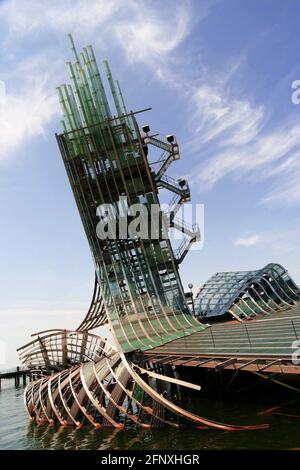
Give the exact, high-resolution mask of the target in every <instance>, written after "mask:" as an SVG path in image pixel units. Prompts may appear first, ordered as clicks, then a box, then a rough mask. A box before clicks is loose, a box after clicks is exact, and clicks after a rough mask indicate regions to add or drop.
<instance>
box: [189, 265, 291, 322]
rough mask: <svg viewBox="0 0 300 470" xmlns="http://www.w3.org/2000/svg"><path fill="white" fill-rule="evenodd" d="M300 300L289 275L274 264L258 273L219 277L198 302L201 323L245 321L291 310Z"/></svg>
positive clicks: (205, 286) (206, 284)
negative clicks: (214, 320)
mask: <svg viewBox="0 0 300 470" xmlns="http://www.w3.org/2000/svg"><path fill="white" fill-rule="evenodd" d="M299 300H300V289H299V288H298V287H297V286H296V284H295V283H294V282H293V280H292V279H291V277H290V276H289V275H288V273H287V271H286V270H285V269H284V268H283V267H282V266H280V265H279V264H275V263H271V264H268V265H267V266H265V267H264V268H262V269H260V270H257V271H239V272H224V273H217V274H215V275H214V276H212V277H211V278H210V279H209V280H208V281H207V282H206V283H205V284H204V286H203V287H202V288H200V290H199V292H198V293H197V296H196V299H195V312H196V315H197V316H198V317H199V318H201V319H204V318H205V319H209V318H213V317H214V318H217V317H220V318H221V317H223V316H224V315H228V314H229V315H231V317H233V318H235V319H237V320H239V321H243V320H246V319H250V318H254V317H256V316H258V315H261V314H269V313H273V312H277V311H282V310H287V309H290V308H291V307H292V306H293V305H295V304H296V303H297V302H298V301H299Z"/></svg>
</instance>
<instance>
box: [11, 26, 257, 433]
mask: <svg viewBox="0 0 300 470" xmlns="http://www.w3.org/2000/svg"><path fill="white" fill-rule="evenodd" d="M69 38H70V44H71V48H72V50H73V53H74V57H75V63H73V64H72V63H71V62H68V63H67V67H68V70H69V76H70V82H71V84H69V85H62V86H60V87H58V94H59V99H60V104H61V107H62V111H63V120H62V125H63V129H64V131H63V133H61V134H59V135H57V136H56V137H57V142H58V146H59V149H60V152H61V156H62V159H63V162H64V164H65V168H66V172H67V175H68V178H69V182H70V185H71V188H72V191H73V194H74V197H75V201H76V204H77V207H78V210H79V213H80V217H81V220H82V223H83V227H84V230H85V233H86V236H87V239H88V242H89V245H90V249H91V253H92V256H93V261H94V265H95V272H96V279H95V286H94V294H93V298H92V302H91V305H90V308H89V310H88V313H87V315H86V316H85V318H84V320H83V321H82V323H81V324H80V325H79V327H78V328H77V330H76V331H69V330H49V331H44V332H41V333H37V334H36V335H35V336H36V338H35V339H34V340H32V341H31V342H30V343H28V344H26V345H25V346H23V347H22V348H20V350H19V352H20V359H21V360H22V362H23V363H25V364H26V365H27V366H28V367H29V368H30V369H32V370H38V371H39V373H40V374H41V376H40V378H39V379H38V380H36V381H34V382H31V383H29V384H28V386H27V387H26V389H25V394H24V400H25V405H26V408H27V410H28V414H29V416H30V418H31V419H32V420H33V421H35V422H39V423H42V422H45V423H48V424H49V425H53V424H55V423H59V424H60V425H62V426H66V425H69V424H71V425H74V426H75V427H77V428H78V427H81V426H82V425H84V424H90V425H92V426H93V427H95V428H99V427H115V428H125V427H127V426H140V427H141V428H149V427H158V426H162V425H166V424H167V425H170V426H173V427H180V426H186V425H192V426H194V427H197V428H203V427H214V428H218V429H223V430H224V429H226V430H242V429H258V428H261V427H265V425H254V426H235V425H226V424H223V423H217V422H214V421H211V420H208V419H206V418H203V417H201V416H198V415H195V414H194V413H191V412H190V411H188V410H185V409H183V408H181V407H180V403H179V401H177V402H175V401H174V397H172V396H171V395H172V394H171V393H170V390H171V386H172V385H173V386H175V387H187V388H191V389H194V390H199V386H196V385H193V384H190V383H187V382H184V381H182V380H179V379H178V378H175V377H174V369H173V368H172V367H166V368H161V371H160V373H157V372H156V371H155V366H153V364H151V361H149V357H147V355H148V354H149V351H150V350H151V351H156V349H157V348H158V350H159V348H163V347H164V346H165V345H171V344H172V342H173V341H179V342H180V341H185V339H186V338H194V336H195V335H198V334H200V333H206V332H207V330H209V328H207V327H208V325H206V324H203V323H200V322H199V321H198V320H197V319H196V318H195V317H194V316H193V315H192V312H191V310H190V308H189V306H188V304H187V300H186V297H185V295H184V292H183V286H182V283H181V279H180V275H179V270H178V269H179V264H180V263H181V262H182V260H183V259H184V257H185V256H186V254H187V252H188V250H189V247H190V246H191V244H192V243H194V242H195V241H197V240H199V237H200V231H199V228H198V227H197V226H188V225H187V224H185V223H184V222H183V221H182V220H181V219H178V218H177V217H176V213H177V212H178V208H179V207H180V205H181V204H183V203H185V202H187V201H189V200H190V190H189V186H188V183H187V182H186V180H175V179H173V178H171V177H169V176H167V175H166V171H167V169H168V167H169V166H170V164H171V163H172V162H174V161H176V160H178V159H179V147H178V144H177V141H176V138H175V137H174V136H168V137H169V138H161V137H160V136H158V135H157V134H151V133H150V129H149V128H147V126H146V127H144V131H143V132H141V130H140V129H139V126H138V123H137V120H136V114H137V113H133V112H132V111H131V112H130V113H128V112H127V110H126V107H125V102H124V99H123V95H122V92H121V89H120V85H119V82H118V81H115V80H114V79H113V77H112V74H111V71H110V67H109V64H108V62H107V61H104V69H105V71H106V75H107V81H108V84H109V88H110V91H111V96H112V100H113V102H114V105H115V110H116V112H115V115H114V113H113V112H112V111H111V108H110V105H109V99H108V98H107V95H106V91H105V86H104V84H103V81H102V78H101V74H100V71H99V69H98V66H97V63H96V59H95V55H94V52H93V49H92V47H91V46H88V47H87V48H84V49H83V52H82V53H81V54H78V53H77V50H76V48H75V46H74V43H73V39H72V37H71V36H70V35H69ZM149 146H154V147H156V149H159V150H160V151H162V155H161V158H160V160H159V165H157V162H154V163H153V164H151V162H150V160H149V159H148V151H149ZM160 189H164V190H168V191H170V192H171V193H172V195H173V196H172V198H171V200H170V204H169V210H168V212H167V214H164V213H163V211H162V210H161V207H160V200H159V190H160ZM137 203H139V204H142V205H143V206H144V207H145V208H146V209H147V216H145V214H142V219H141V220H142V222H141V223H142V224H145V225H148V226H149V224H150V226H151V225H152V224H151V223H152V217H153V215H152V208H153V207H156V208H157V207H158V208H159V210H158V219H159V220H160V225H159V228H158V230H156V233H155V234H154V235H153V234H152V232H151V233H149V232H148V233H147V236H146V237H144V236H142V235H139V234H136V233H135V234H134V235H133V234H132V233H131V232H130V231H127V230H126V236H125V237H122V236H116V237H112V236H111V237H107V238H105V237H104V238H101V237H99V236H98V233H97V226H98V223H99V220H102V221H105V223H106V226H107V228H108V231H110V233H113V230H114V229H115V228H117V229H118V230H119V229H120V225H121V222H120V220H121V215H122V213H123V212H124V210H127V207H131V206H132V205H134V204H137ZM99 206H101V208H102V209H103V207H105V211H104V212H103V211H102V209H101V210H100V211H99ZM149 214H150V215H149ZM166 218H167V220H168V222H169V225H170V226H171V227H173V228H175V229H177V230H179V231H182V232H183V233H184V234H185V238H184V239H183V241H182V243H181V245H180V246H179V247H178V249H177V250H176V251H175V250H174V249H173V247H172V244H171V242H170V240H169V238H168V237H167V236H166V230H165V225H164V220H166ZM114 227H115V228H114ZM106 322H108V323H109V326H110V329H111V331H112V333H113V335H114V339H115V344H116V345H115V346H112V345H111V344H109V343H108V342H107V340H106V339H105V338H101V337H99V336H96V335H94V334H91V333H90V330H91V329H93V328H96V327H99V326H101V325H103V324H105V323H106ZM193 341H194V340H193V339H192V342H193ZM180 344H182V343H180ZM145 353H146V354H145ZM139 354H141V358H140V360H138V357H139ZM143 354H145V356H144V355H143ZM188 360H190V359H188ZM177 392H178V390H177ZM177 398H178V397H177Z"/></svg>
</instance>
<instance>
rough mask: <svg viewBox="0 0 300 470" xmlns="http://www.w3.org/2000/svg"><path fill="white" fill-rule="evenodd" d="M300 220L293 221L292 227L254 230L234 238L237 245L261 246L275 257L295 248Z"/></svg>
mask: <svg viewBox="0 0 300 470" xmlns="http://www.w3.org/2000/svg"><path fill="white" fill-rule="evenodd" d="M298 222H299V221H297V223H296V224H295V223H294V222H293V225H292V228H289V229H286V230H285V229H281V230H278V231H277V232H274V231H253V232H252V233H251V232H250V233H246V234H245V235H243V236H240V237H237V238H236V239H235V240H234V244H235V245H236V246H239V247H242V248H253V247H255V249H258V248H261V249H263V251H264V252H270V253H272V256H274V259H276V257H277V256H278V255H282V254H287V253H289V252H293V251H294V250H295V246H296V245H297V244H298V240H299V236H300V229H299V223H298Z"/></svg>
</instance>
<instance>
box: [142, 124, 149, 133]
mask: <svg viewBox="0 0 300 470" xmlns="http://www.w3.org/2000/svg"><path fill="white" fill-rule="evenodd" d="M142 130H143V132H145V134H148V132H150V126H149V124H145V125H144V126H142Z"/></svg>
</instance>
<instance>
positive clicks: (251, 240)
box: [235, 235, 261, 247]
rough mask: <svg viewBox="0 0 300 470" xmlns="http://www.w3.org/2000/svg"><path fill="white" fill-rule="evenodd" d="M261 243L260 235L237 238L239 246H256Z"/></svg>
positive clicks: (236, 242)
mask: <svg viewBox="0 0 300 470" xmlns="http://www.w3.org/2000/svg"><path fill="white" fill-rule="evenodd" d="M260 242H261V237H260V236H259V235H249V236H248V237H241V238H237V239H236V241H235V244H236V245H238V246H244V247H249V246H254V245H257V244H258V243H260Z"/></svg>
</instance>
